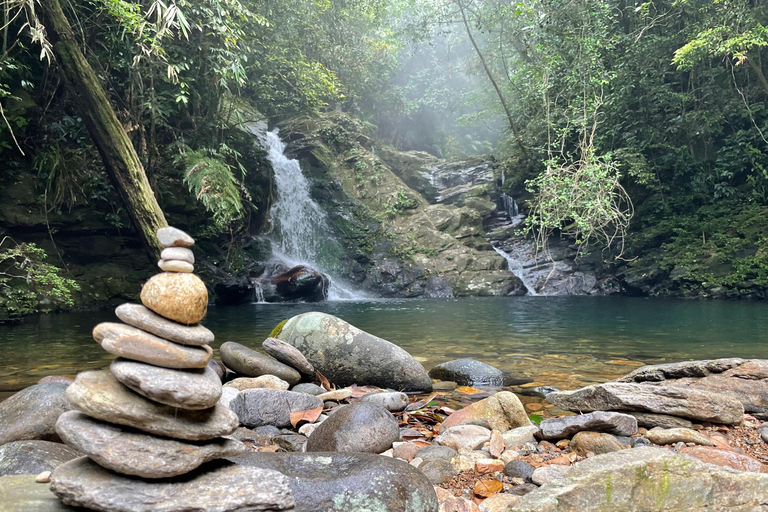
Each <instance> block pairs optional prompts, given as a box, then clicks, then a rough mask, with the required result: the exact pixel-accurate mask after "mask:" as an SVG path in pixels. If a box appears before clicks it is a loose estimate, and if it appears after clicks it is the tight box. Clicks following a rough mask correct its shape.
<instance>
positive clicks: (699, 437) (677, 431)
mask: <svg viewBox="0 0 768 512" xmlns="http://www.w3.org/2000/svg"><path fill="white" fill-rule="evenodd" d="M645 437H647V438H648V439H649V440H650V441H651V442H652V443H653V444H659V445H664V444H675V443H695V444H700V445H702V446H715V443H714V442H713V441H712V440H711V439H710V438H708V437H707V436H705V435H704V434H699V433H698V432H696V431H695V430H692V429H690V428H660V427H656V428H652V429H651V430H649V431H648V432H647V433H646V434H645Z"/></svg>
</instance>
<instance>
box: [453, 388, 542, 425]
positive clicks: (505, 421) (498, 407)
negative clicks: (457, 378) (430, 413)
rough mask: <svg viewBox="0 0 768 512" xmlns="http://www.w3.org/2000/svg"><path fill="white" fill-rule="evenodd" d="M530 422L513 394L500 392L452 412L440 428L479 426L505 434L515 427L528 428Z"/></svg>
mask: <svg viewBox="0 0 768 512" xmlns="http://www.w3.org/2000/svg"><path fill="white" fill-rule="evenodd" d="M530 424H531V420H529V419H528V414H527V413H526V412H525V409H524V408H523V404H522V403H520V399H519V398H517V396H515V394H514V393H511V392H509V391H502V392H500V393H496V394H495V395H493V396H489V397H488V398H484V399H482V400H480V401H479V402H475V403H473V404H470V405H468V406H466V407H464V408H463V409H459V410H458V411H456V412H454V413H453V414H451V415H450V416H448V418H446V419H445V421H443V424H442V426H441V428H451V427H454V426H456V425H480V426H483V427H486V428H488V429H491V430H498V431H499V432H506V431H508V430H510V429H513V428H516V427H524V426H529V425H530Z"/></svg>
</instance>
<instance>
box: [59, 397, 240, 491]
mask: <svg viewBox="0 0 768 512" xmlns="http://www.w3.org/2000/svg"><path fill="white" fill-rule="evenodd" d="M56 431H57V432H58V433H59V435H60V436H61V438H62V439H63V440H64V442H66V443H67V444H68V445H70V446H72V447H73V448H76V449H77V450H80V451H81V452H83V453H84V454H85V455H87V456H88V457H90V458H91V459H92V460H94V461H95V462H97V463H98V464H99V465H100V466H103V467H105V468H107V469H111V470H112V471H116V472H118V473H121V474H124V475H135V476H141V477H144V478H168V477H172V476H178V475H183V474H185V473H189V472H190V471H192V470H193V469H195V468H196V467H198V466H200V465H201V464H203V463H205V462H208V461H211V460H214V459H220V458H223V457H228V456H232V455H238V454H240V453H243V452H245V451H246V448H245V445H244V444H243V443H241V442H240V441H235V440H234V439H226V438H217V439H213V440H211V441H207V442H204V443H185V442H183V441H177V440H175V439H167V438H164V437H157V436H150V435H147V434H143V433H141V432H136V431H133V430H126V429H125V428H121V427H118V426H116V425H112V424H110V423H106V422H102V421H98V420H94V419H92V418H89V417H88V416H86V415H85V414H83V413H80V412H77V411H69V412H67V413H64V414H62V415H61V416H60V417H59V422H58V423H57V424H56Z"/></svg>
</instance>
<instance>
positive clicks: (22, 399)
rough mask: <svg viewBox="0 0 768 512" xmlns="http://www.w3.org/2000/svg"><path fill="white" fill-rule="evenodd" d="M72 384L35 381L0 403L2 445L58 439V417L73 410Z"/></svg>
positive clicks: (0, 436) (0, 439)
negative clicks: (69, 399)
mask: <svg viewBox="0 0 768 512" xmlns="http://www.w3.org/2000/svg"><path fill="white" fill-rule="evenodd" d="M68 385H69V384H65V383H61V382H47V383H44V384H35V385H34V386H30V387H28V388H25V389H22V390H21V391H19V392H18V393H15V394H13V395H11V396H10V397H9V398H7V399H5V400H4V401H2V402H0V445H3V444H5V443H10V442H12V441H24V440H28V439H42V440H48V441H51V440H57V439H58V436H57V435H56V420H57V419H58V418H59V415H60V414H62V413H64V412H66V411H68V410H69V409H70V406H69V404H68V403H67V400H66V399H65V398H64V393H65V392H66V390H67V386H68Z"/></svg>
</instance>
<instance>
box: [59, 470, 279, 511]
mask: <svg viewBox="0 0 768 512" xmlns="http://www.w3.org/2000/svg"><path fill="white" fill-rule="evenodd" d="M51 489H52V490H53V492H54V493H55V494H56V495H57V496H58V497H59V498H60V499H61V501H63V502H64V503H65V504H67V505H74V506H79V507H85V508H89V509H93V510H100V511H104V512H193V511H203V510H204V511H205V512H234V511H246V510H293V505H294V499H293V497H292V496H291V490H290V486H289V483H288V479H287V478H286V477H285V476H283V475H282V474H280V473H278V472H277V471H271V470H267V469H259V468H249V467H245V466H238V465H236V464H233V463H231V462H227V461H214V462H209V463H208V464H205V465H203V466H201V467H200V468H198V469H196V470H195V471H193V472H192V473H189V474H186V475H183V476H179V477H175V478H169V479H163V480H159V481H153V480H149V481H148V480H144V479H141V478H138V477H132V476H127V475H121V474H118V473H115V472H113V471H110V470H108V469H104V468H102V467H101V466H99V465H98V464H96V463H95V462H93V461H91V460H89V459H88V458H87V457H81V458H79V459H75V460H73V461H70V462H67V463H66V464H63V465H61V466H59V467H58V468H56V471H54V473H53V481H52V483H51Z"/></svg>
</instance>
